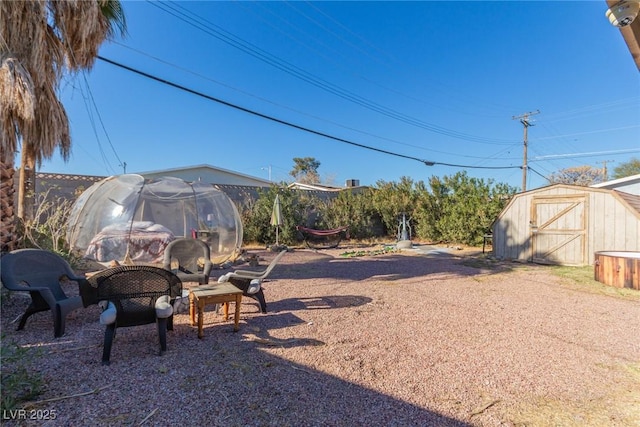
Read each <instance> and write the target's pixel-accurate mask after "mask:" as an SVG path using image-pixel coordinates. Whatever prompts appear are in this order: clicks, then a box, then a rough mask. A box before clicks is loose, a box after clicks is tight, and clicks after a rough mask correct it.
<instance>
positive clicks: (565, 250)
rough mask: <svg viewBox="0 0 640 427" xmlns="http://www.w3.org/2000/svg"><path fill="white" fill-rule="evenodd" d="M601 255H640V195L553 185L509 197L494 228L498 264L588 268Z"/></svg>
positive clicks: (494, 252) (495, 252) (494, 246)
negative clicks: (637, 253) (510, 263)
mask: <svg viewBox="0 0 640 427" xmlns="http://www.w3.org/2000/svg"><path fill="white" fill-rule="evenodd" d="M600 251H633V252H639V251H640V195H636V194H629V193H624V192H621V191H617V190H609V189H601V188H593V187H580V186H574V185H566V184H555V185H550V186H548V187H543V188H539V189H535V190H531V191H526V192H523V193H519V194H516V195H514V196H513V198H512V199H511V201H510V202H509V203H508V204H507V206H505V208H504V209H503V210H502V212H501V213H500V214H499V215H498V218H497V219H496V220H495V221H494V223H493V254H494V256H495V257H496V258H498V259H506V260H516V261H529V262H538V263H545V264H561V265H590V264H592V263H593V262H594V258H595V253H596V252H600Z"/></svg>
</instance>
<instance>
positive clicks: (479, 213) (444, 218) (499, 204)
mask: <svg viewBox="0 0 640 427" xmlns="http://www.w3.org/2000/svg"><path fill="white" fill-rule="evenodd" d="M516 191H517V190H516V189H515V188H513V187H510V186H508V185H506V184H501V183H495V182H494V181H493V180H486V181H485V180H484V179H478V178H472V177H469V176H468V175H467V173H466V172H459V173H456V174H455V175H453V176H444V177H442V178H440V177H432V178H431V179H430V180H429V183H428V185H427V184H425V183H424V182H423V181H417V182H416V181H413V180H412V179H411V178H408V177H403V178H401V180H400V182H385V181H379V182H377V183H376V185H375V186H373V187H371V188H368V189H364V190H359V191H358V192H356V191H347V190H344V191H340V192H337V193H336V195H335V196H334V197H330V198H327V199H324V200H320V199H319V198H317V197H314V196H309V195H307V194H306V192H305V191H295V190H291V189H288V188H286V187H278V186H273V187H271V188H270V189H269V190H268V191H264V192H261V193H260V196H259V199H258V200H256V201H254V203H252V204H251V205H248V206H247V207H246V209H244V210H243V211H242V212H243V213H242V218H243V223H244V230H245V235H244V237H245V241H249V242H261V243H267V244H270V243H273V242H275V227H273V226H271V225H270V218H271V212H272V208H273V200H274V199H275V195H276V194H280V203H281V206H282V214H283V220H284V224H283V226H282V227H280V231H279V241H280V242H281V243H284V244H294V243H299V242H300V241H301V236H300V235H299V233H297V232H296V229H295V227H296V225H305V226H307V227H312V228H318V229H333V228H338V227H342V226H348V227H349V234H350V236H351V238H353V239H359V240H367V239H376V238H383V239H395V238H397V235H398V227H399V224H400V220H401V218H402V214H403V213H404V214H405V215H406V218H407V220H408V221H409V225H410V227H411V231H412V236H411V238H412V239H419V240H423V241H431V242H447V243H460V244H466V245H480V244H482V241H483V236H484V235H485V234H486V233H488V232H490V228H491V224H492V223H493V221H494V220H495V218H496V217H497V215H498V214H499V213H500V211H501V210H502V209H503V208H504V206H505V205H506V203H507V202H508V201H509V199H510V198H511V196H513V194H515V193H516Z"/></svg>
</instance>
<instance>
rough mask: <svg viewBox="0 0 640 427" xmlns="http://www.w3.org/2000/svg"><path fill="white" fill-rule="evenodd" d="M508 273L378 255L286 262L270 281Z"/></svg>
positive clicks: (430, 257) (485, 265)
mask: <svg viewBox="0 0 640 427" xmlns="http://www.w3.org/2000/svg"><path fill="white" fill-rule="evenodd" d="M505 270H509V268H506V267H504V266H500V265H492V264H491V263H489V262H486V261H475V262H473V261H471V260H464V259H461V258H459V257H456V256H453V255H450V254H446V253H436V254H426V255H414V256H407V255H394V254H389V255H376V256H369V257H367V256H364V257H354V258H342V257H332V256H323V257H315V258H314V259H309V260H306V261H304V262H295V261H293V262H292V261H291V260H287V259H286V257H284V258H283V259H282V261H281V265H279V266H278V267H277V268H275V269H274V270H273V272H272V273H271V276H269V278H271V279H280V278H281V279H285V278H286V279H293V280H295V279H311V278H333V279H350V280H366V279H370V278H372V277H376V276H380V277H387V278H389V280H399V279H406V278H416V277H420V276H427V275H430V274H440V273H446V274H451V275H456V276H463V277H468V276H474V275H476V274H480V273H481V274H497V273H500V272H504V271H505Z"/></svg>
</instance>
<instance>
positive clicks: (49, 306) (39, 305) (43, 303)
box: [1, 249, 86, 338]
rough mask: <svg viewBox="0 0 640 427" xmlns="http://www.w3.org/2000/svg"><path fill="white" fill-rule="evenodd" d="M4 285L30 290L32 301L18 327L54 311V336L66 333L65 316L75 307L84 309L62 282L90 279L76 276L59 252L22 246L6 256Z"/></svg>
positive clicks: (20, 290)
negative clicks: (69, 293)
mask: <svg viewBox="0 0 640 427" xmlns="http://www.w3.org/2000/svg"><path fill="white" fill-rule="evenodd" d="M1 266H2V273H1V277H2V285H3V286H4V287H5V288H7V289H8V290H10V291H18V292H29V294H30V295H31V304H30V305H29V306H28V307H27V309H26V310H25V312H24V314H23V315H22V317H21V318H20V323H19V324H18V330H21V329H23V328H24V326H25V324H26V322H27V319H28V318H29V317H30V316H31V315H33V314H35V313H38V312H41V311H47V310H51V315H52V317H53V336H54V337H56V338H58V337H61V336H62V335H64V331H65V319H66V317H67V315H68V314H69V313H70V312H72V311H73V310H75V309H78V308H82V299H81V298H80V296H74V297H69V296H67V295H66V294H65V293H64V291H63V290H62V287H61V286H60V281H61V280H64V278H67V279H68V280H73V281H77V282H78V284H80V283H82V282H83V281H85V280H86V279H85V278H84V277H79V276H76V273H75V272H74V271H73V270H72V269H71V266H70V265H69V263H68V262H67V261H65V260H64V258H62V257H60V256H59V255H57V254H55V253H53V252H49V251H45V250H41V249H18V250H15V251H12V252H9V253H7V254H5V255H3V256H2V259H1Z"/></svg>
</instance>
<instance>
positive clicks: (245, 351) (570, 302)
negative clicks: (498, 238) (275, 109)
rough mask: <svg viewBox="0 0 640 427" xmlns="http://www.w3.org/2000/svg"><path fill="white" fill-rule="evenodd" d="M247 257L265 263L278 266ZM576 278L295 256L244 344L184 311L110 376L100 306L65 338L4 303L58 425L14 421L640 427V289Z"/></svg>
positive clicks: (7, 325) (134, 343)
mask: <svg viewBox="0 0 640 427" xmlns="http://www.w3.org/2000/svg"><path fill="white" fill-rule="evenodd" d="M250 252H252V253H257V254H258V255H259V256H260V267H257V268H264V267H265V266H266V265H267V264H268V263H269V261H270V260H271V259H272V258H273V257H274V256H275V253H273V252H269V251H265V250H260V251H258V250H251V251H250ZM236 267H242V268H243V269H246V268H248V265H246V264H244V265H241V266H236ZM573 270H575V269H573ZM573 270H572V269H567V268H562V269H558V268H554V267H549V266H537V265H523V264H515V263H502V262H496V261H492V260H491V259H489V258H487V257H486V256H484V255H483V254H482V253H481V251H478V250H477V249H472V250H469V249H461V250H458V249H456V248H436V247H422V248H421V249H420V250H403V251H401V252H386V253H385V251H383V250H380V248H377V247H357V248H356V247H341V248H337V249H332V250H319V251H313V250H309V249H302V248H298V249H295V250H293V251H292V252H289V253H287V254H286V255H285V256H284V258H283V259H282V260H281V262H280V264H279V265H278V266H277V267H276V268H275V269H274V271H273V273H272V275H271V276H270V279H271V280H269V281H267V282H265V283H264V284H263V288H264V292H265V296H266V299H267V308H268V312H267V314H261V313H260V312H259V310H258V306H257V304H256V303H255V302H254V301H253V300H251V299H248V298H245V299H244V300H243V304H242V311H241V321H240V331H239V332H237V333H233V332H232V320H231V319H230V320H229V321H227V322H225V321H223V319H222V316H221V315H220V314H217V313H216V311H215V310H214V309H213V308H211V310H209V311H207V312H206V313H205V329H204V338H203V339H202V340H199V339H198V338H197V330H196V328H195V327H192V326H191V325H190V322H189V319H188V314H187V313H185V312H182V313H179V314H177V315H176V316H175V320H174V322H175V327H174V330H173V331H172V332H169V334H168V351H167V353H166V354H165V355H164V356H162V357H160V356H158V354H157V353H158V341H157V331H156V329H155V326H154V325H146V326H139V327H134V328H122V329H119V330H118V334H117V336H116V340H115V342H114V346H113V351H112V354H111V365H110V366H102V365H101V363H100V358H101V354H102V341H103V333H104V329H103V327H102V326H100V325H99V324H98V322H97V319H98V316H99V311H98V308H97V307H89V308H88V309H84V310H79V311H76V312H75V313H72V314H71V315H70V316H69V318H68V319H67V330H66V334H65V336H64V337H62V338H59V339H54V338H53V327H52V322H51V318H50V315H49V314H46V313H42V314H38V315H35V316H33V318H32V319H30V320H29V321H28V322H27V326H26V328H25V330H23V331H17V332H16V331H15V323H12V321H14V319H15V318H16V317H18V316H19V315H20V313H21V312H22V311H23V310H24V308H25V306H26V304H27V301H28V300H27V299H26V298H23V297H20V296H15V295H12V296H11V297H10V298H7V296H6V294H3V296H4V297H3V299H2V333H3V342H4V344H7V343H15V344H18V345H20V346H22V347H26V348H29V349H30V350H32V351H31V354H32V356H30V357H29V358H27V359H25V360H26V361H27V363H28V364H29V366H31V367H32V369H33V370H34V371H37V372H39V373H40V374H41V375H42V376H43V378H44V379H45V385H44V388H43V392H42V394H41V395H40V396H38V397H37V398H36V400H37V401H39V402H31V403H30V404H29V405H28V406H27V408H26V409H28V410H31V411H33V410H36V409H37V410H46V411H54V412H55V414H56V419H55V420H52V421H48V422H43V421H42V420H36V421H18V420H7V419H6V417H5V419H3V421H4V422H3V424H4V425H52V426H54V425H55V426H59V425H70V426H94V425H133V424H135V425H138V424H140V423H141V422H144V424H145V425H157V426H165V425H171V424H174V423H179V424H181V425H210V426H222V425H224V426H385V427H386V426H429V425H434V426H549V425H555V426H604V425H607V426H638V425H640V333H639V331H640V293H638V292H636V291H624V290H618V289H614V288H609V287H606V286H604V285H601V284H598V283H597V282H594V281H593V280H592V279H590V278H588V277H587V278H585V275H584V271H583V272H582V273H580V272H579V271H578V272H577V273H576V271H573ZM227 271H228V270H216V271H214V275H215V276H216V277H217V276H219V275H222V274H224V273H225V272H227ZM576 278H577V280H576ZM71 291H72V292H73V289H71ZM4 373H5V366H4V364H3V375H4ZM34 413H35V412H34ZM41 414H42V412H41Z"/></svg>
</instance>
